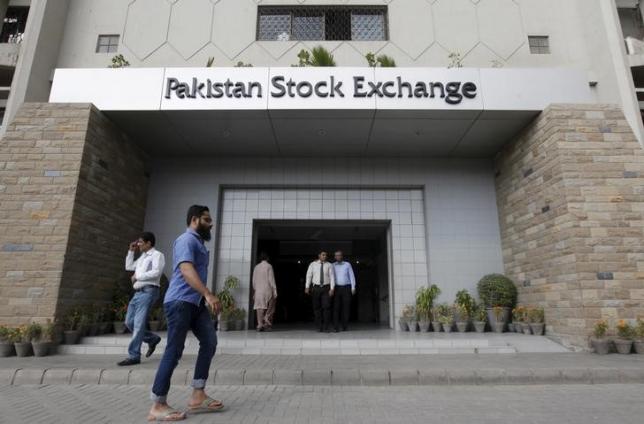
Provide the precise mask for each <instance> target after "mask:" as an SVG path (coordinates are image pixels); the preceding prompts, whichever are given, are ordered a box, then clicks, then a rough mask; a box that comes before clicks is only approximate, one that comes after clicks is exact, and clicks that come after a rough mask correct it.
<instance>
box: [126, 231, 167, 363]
mask: <svg viewBox="0 0 644 424" xmlns="http://www.w3.org/2000/svg"><path fill="white" fill-rule="evenodd" d="M155 242H156V240H155V237H154V234H152V233H148V232H145V233H142V234H141V236H140V237H139V239H138V240H137V241H133V242H132V243H130V249H129V251H128V252H127V256H126V257H125V269H126V270H127V271H134V274H132V284H133V288H134V296H133V297H132V299H131V300H130V303H129V304H128V305H127V314H126V316H125V325H126V326H127V328H128V329H129V330H130V331H131V332H132V340H131V341H130V345H129V346H128V349H127V351H128V357H127V358H126V359H124V360H122V361H121V362H119V363H118V365H120V366H128V365H136V364H140V363H141V344H143V342H145V343H147V344H148V351H147V353H146V354H145V357H146V358H148V357H150V356H151V355H152V353H154V349H155V348H156V347H157V345H158V344H159V342H160V341H161V337H159V336H157V335H156V334H154V333H152V332H150V331H148V330H147V328H146V324H147V322H148V314H149V312H150V309H151V308H152V306H153V305H154V304H155V303H156V301H157V300H158V299H159V289H160V287H161V284H160V281H161V275H162V274H163V267H165V257H164V256H163V253H161V252H159V251H158V250H156V249H155V248H154V244H155ZM137 253H139V257H138V258H137V259H136V260H134V256H135V254H137Z"/></svg>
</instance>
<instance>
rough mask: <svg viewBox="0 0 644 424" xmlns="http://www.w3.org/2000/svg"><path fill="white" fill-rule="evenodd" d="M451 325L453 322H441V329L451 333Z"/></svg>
mask: <svg viewBox="0 0 644 424" xmlns="http://www.w3.org/2000/svg"><path fill="white" fill-rule="evenodd" d="M452 325H453V324H443V331H444V332H446V333H451V332H452Z"/></svg>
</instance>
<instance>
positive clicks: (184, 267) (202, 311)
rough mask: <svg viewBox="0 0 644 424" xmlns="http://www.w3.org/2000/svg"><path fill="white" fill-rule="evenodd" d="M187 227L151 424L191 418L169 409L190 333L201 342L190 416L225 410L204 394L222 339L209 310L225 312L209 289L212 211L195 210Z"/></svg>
mask: <svg viewBox="0 0 644 424" xmlns="http://www.w3.org/2000/svg"><path fill="white" fill-rule="evenodd" d="M186 222H187V225H188V228H187V229H186V232H185V233H183V234H181V235H180V236H179V237H178V238H177V240H176V241H175V242H174V248H173V263H172V269H173V271H172V279H171V280H170V285H169V287H168V291H167V293H166V295H165V299H164V303H163V308H164V310H165V315H166V320H167V322H168V343H167V346H166V349H165V352H164V353H163V358H162V359H161V363H160V364H159V368H158V369H157V373H156V377H155V379H154V385H153V386H152V393H151V399H152V400H153V401H154V404H153V405H152V408H151V409H150V412H149V414H148V421H154V420H156V421H179V420H183V419H185V418H186V411H179V410H176V409H173V408H171V407H170V406H169V405H168V402H167V396H168V392H169V391H170V380H171V379H172V373H173V372H174V369H175V367H176V366H177V364H178V362H179V359H180V358H181V355H182V353H183V348H184V344H185V341H186V336H187V335H188V330H191V331H192V333H193V334H194V335H195V337H197V339H198V340H199V353H198V354H197V363H196V364H195V371H194V376H193V380H192V389H193V390H192V395H191V396H190V399H189V400H188V406H187V412H188V413H200V412H216V411H219V410H221V409H222V408H223V407H224V404H223V403H222V402H221V401H218V400H215V399H212V398H211V397H209V396H208V395H207V394H206V392H205V390H204V388H205V386H206V381H208V371H209V370H210V363H211V362H212V358H213V356H214V355H215V350H216V348H217V333H216V331H215V328H214V326H213V320H212V318H211V312H210V311H209V310H208V306H209V307H210V309H211V310H212V313H213V314H215V315H216V314H217V313H219V310H220V308H221V304H220V302H219V299H218V298H217V296H215V295H214V294H213V293H211V292H210V290H208V286H207V285H206V282H207V280H208V264H209V260H210V259H209V258H210V253H209V252H208V249H207V248H206V246H205V242H207V241H209V240H210V238H211V234H210V230H211V229H212V218H211V216H210V211H209V209H208V208H207V207H206V206H200V205H193V206H191V207H190V208H189V209H188V215H187V219H186ZM206 305H207V306H206Z"/></svg>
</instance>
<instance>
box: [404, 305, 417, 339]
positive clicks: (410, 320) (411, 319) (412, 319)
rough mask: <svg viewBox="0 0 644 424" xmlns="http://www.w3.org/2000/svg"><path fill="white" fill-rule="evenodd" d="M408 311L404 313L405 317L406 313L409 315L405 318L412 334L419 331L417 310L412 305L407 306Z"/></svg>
mask: <svg viewBox="0 0 644 424" xmlns="http://www.w3.org/2000/svg"><path fill="white" fill-rule="evenodd" d="M407 306H408V309H407V310H406V311H403V315H405V312H407V314H406V315H405V318H406V319H407V326H408V327H409V331H411V332H416V331H417V330H418V318H416V308H415V307H414V306H412V305H407Z"/></svg>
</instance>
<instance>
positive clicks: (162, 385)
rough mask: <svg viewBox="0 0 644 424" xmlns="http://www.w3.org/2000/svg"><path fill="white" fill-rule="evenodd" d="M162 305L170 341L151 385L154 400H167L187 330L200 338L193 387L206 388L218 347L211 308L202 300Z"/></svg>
mask: <svg viewBox="0 0 644 424" xmlns="http://www.w3.org/2000/svg"><path fill="white" fill-rule="evenodd" d="M163 308H164V309H165V316H166V319H167V321H168V342H167V346H166V348H165V352H163V358H161V363H160V364H159V369H158V370H157V374H156V376H155V378H154V385H153V386H152V394H151V396H150V398H151V399H152V400H153V401H155V402H165V401H166V398H167V395H168V392H169V391H170V380H171V378H172V373H173V372H174V369H175V368H176V367H177V364H178V363H179V359H181V355H182V354H183V347H184V345H185V342H186V336H187V335H188V330H192V333H193V334H194V335H195V337H197V340H199V353H198V355H197V363H196V365H195V373H194V377H193V380H192V387H193V388H195V389H203V388H204V387H206V381H207V380H208V371H209V370H210V363H211V362H212V357H213V356H214V355H215V351H216V350H217V332H216V331H215V327H214V325H213V322H212V318H211V317H210V311H209V310H208V308H207V307H206V305H205V303H204V301H203V300H202V301H201V304H200V305H199V306H197V305H195V304H194V303H190V302H183V301H181V300H175V301H172V302H168V303H166V304H164V305H163Z"/></svg>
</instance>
